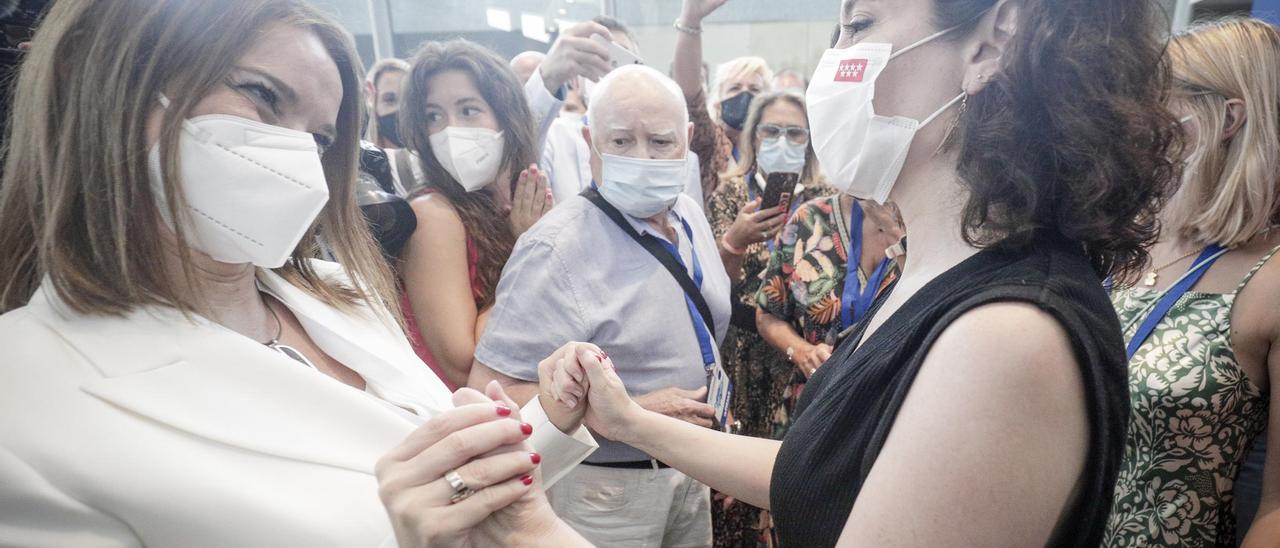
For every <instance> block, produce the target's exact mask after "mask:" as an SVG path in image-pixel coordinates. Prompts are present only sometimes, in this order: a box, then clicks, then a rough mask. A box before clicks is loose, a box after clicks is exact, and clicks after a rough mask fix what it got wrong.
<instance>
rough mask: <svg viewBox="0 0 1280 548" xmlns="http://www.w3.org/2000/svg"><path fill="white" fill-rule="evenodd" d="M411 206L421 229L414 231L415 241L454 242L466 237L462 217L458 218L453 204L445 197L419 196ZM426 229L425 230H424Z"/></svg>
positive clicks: (438, 195) (433, 195) (434, 195)
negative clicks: (425, 239) (442, 240)
mask: <svg viewBox="0 0 1280 548" xmlns="http://www.w3.org/2000/svg"><path fill="white" fill-rule="evenodd" d="M409 206H410V207H412V208H413V213H414V215H415V216H417V218H418V227H419V229H420V230H416V231H414V236H413V239H414V240H419V241H421V240H423V238H424V237H425V238H428V239H431V240H434V241H439V239H444V240H454V239H461V238H463V237H465V236H466V228H465V227H464V226H463V224H462V217H460V216H458V211H457V210H456V209H454V207H453V203H451V202H450V201H449V199H448V198H446V197H444V196H443V195H440V194H427V195H425V196H419V197H417V198H414V199H413V200H411V201H410V202H409ZM424 228H425V230H422V229H424Z"/></svg>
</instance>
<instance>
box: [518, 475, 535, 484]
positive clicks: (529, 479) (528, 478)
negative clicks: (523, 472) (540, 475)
mask: <svg viewBox="0 0 1280 548" xmlns="http://www.w3.org/2000/svg"><path fill="white" fill-rule="evenodd" d="M520 483H523V484H525V485H533V476H525V477H523V478H520Z"/></svg>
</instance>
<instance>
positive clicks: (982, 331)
mask: <svg viewBox="0 0 1280 548" xmlns="http://www.w3.org/2000/svg"><path fill="white" fill-rule="evenodd" d="M934 364H937V365H938V366H941V367H945V368H947V369H948V370H950V371H951V373H950V374H949V375H948V376H953V375H954V376H956V377H958V379H956V380H959V381H960V382H965V381H966V380H967V381H969V382H972V383H974V384H976V385H978V386H985V387H988V389H990V390H994V391H998V392H1013V393H1018V394H1024V395H1027V396H1029V397H1039V396H1050V397H1048V398H1047V399H1043V400H1042V403H1044V404H1053V403H1054V402H1058V403H1060V404H1061V403H1066V402H1067V401H1069V399H1068V400H1063V399H1062V396H1064V395H1066V394H1067V393H1072V394H1073V395H1076V396H1083V385H1082V381H1081V372H1080V364H1079V362H1078V358H1077V357H1076V355H1075V352H1074V350H1073V348H1072V345H1071V337H1070V335H1069V334H1068V333H1067V331H1066V329H1065V328H1064V326H1063V325H1062V323H1061V322H1059V321H1058V320H1057V319H1056V318H1054V317H1053V315H1051V314H1050V313H1048V312H1046V311H1045V310H1043V309H1041V308H1040V307H1038V306H1035V305H1033V304H1029V303H1017V302H1005V303H995V304H989V305H984V306H981V307H978V308H975V309H973V310H971V311H969V312H967V313H965V314H964V315H963V316H961V317H960V318H959V319H957V320H956V321H955V322H953V323H952V324H951V325H950V326H948V327H947V328H946V330H945V331H943V333H942V335H941V336H940V337H939V338H938V340H937V342H936V343H935V344H934V346H933V348H932V349H931V350H930V351H929V355H928V357H927V358H926V359H925V366H924V367H925V368H929V367H930V366H931V365H934ZM944 364H945V365H944ZM1071 387H1074V388H1071ZM1029 401H1030V400H1029ZM1077 401H1081V400H1078V399H1077Z"/></svg>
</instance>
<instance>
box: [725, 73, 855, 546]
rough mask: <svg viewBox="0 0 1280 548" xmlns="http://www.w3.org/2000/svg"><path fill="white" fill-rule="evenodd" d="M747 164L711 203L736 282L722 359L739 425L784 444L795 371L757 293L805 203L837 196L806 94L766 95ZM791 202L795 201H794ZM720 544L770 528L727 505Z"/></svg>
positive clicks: (753, 513) (748, 128)
mask: <svg viewBox="0 0 1280 548" xmlns="http://www.w3.org/2000/svg"><path fill="white" fill-rule="evenodd" d="M738 149H739V150H740V151H741V159H742V162H741V164H739V167H738V168H736V169H734V170H730V171H729V172H728V173H726V174H724V175H723V176H722V177H721V179H722V182H721V183H720V185H719V188H718V189H717V190H716V192H715V193H714V194H712V195H711V197H710V199H709V200H708V201H707V217H708V220H710V221H711V227H712V229H713V230H714V231H715V234H716V237H717V238H719V241H720V257H721V259H722V260H723V261H724V265H725V270H726V271H727V272H728V273H729V276H730V277H731V278H732V279H733V293H732V298H731V302H732V303H733V316H732V323H731V325H730V327H729V333H728V335H727V336H726V337H725V341H724V344H723V345H722V346H721V348H720V354H721V356H722V358H723V359H724V366H725V372H726V373H728V374H729V376H730V378H731V379H732V380H733V384H734V386H735V387H736V389H735V392H734V395H733V402H732V407H731V409H732V415H733V421H732V426H733V428H734V429H735V431H737V432H741V433H743V434H746V435H750V436H755V437H762V438H773V439H781V437H782V434H783V433H784V432H786V425H787V422H788V421H787V419H786V416H787V412H786V409H785V407H786V406H785V403H786V401H787V398H788V394H790V393H791V390H789V389H788V388H789V387H790V386H791V384H792V382H791V381H792V377H793V374H794V369H793V368H792V366H791V364H789V363H787V359H786V357H785V356H784V355H783V354H781V353H779V352H777V351H774V350H773V348H772V347H770V346H769V343H768V342H766V341H765V339H763V338H761V336H760V333H759V331H757V329H756V305H755V302H756V292H757V291H759V290H760V273H761V272H763V271H764V269H765V267H766V266H767V265H768V264H769V257H770V256H771V255H772V254H773V251H774V249H775V247H776V242H775V239H776V237H777V235H778V232H779V231H780V230H781V229H782V226H783V225H784V224H785V223H786V221H787V218H788V217H789V216H790V214H791V213H792V212H794V211H795V210H796V209H797V208H798V207H799V206H800V205H801V204H803V203H805V202H807V201H809V200H812V199H815V198H819V197H823V196H829V195H831V194H834V193H835V189H833V188H831V187H830V186H829V185H827V184H826V182H825V181H824V180H823V178H822V175H821V173H820V170H819V168H818V162H817V160H815V159H814V155H813V150H812V148H810V146H809V120H808V115H807V113H806V110H805V103H804V97H802V96H800V95H799V94H796V93H792V92H773V93H768V94H765V95H761V96H760V97H758V98H756V99H755V101H754V102H752V103H751V109H750V111H749V113H748V115H747V119H746V124H745V125H744V126H743V132H742V138H741V143H739V145H738ZM771 176H774V177H775V178H776V177H778V176H782V177H783V178H784V179H786V182H787V185H788V186H790V185H791V181H795V184H794V187H793V188H788V189H786V193H787V194H788V195H789V197H788V199H787V200H785V201H784V203H781V204H779V205H777V206H774V207H770V208H762V202H763V201H764V199H765V196H764V195H765V190H766V187H767V186H768V183H767V181H768V180H769V179H770V177H771ZM787 202H789V203H787ZM712 516H713V517H714V518H715V519H714V522H715V531H716V535H715V538H716V542H717V544H718V545H720V546H741V545H744V544H751V543H753V542H755V541H756V540H757V539H759V538H761V537H762V536H764V537H767V535H768V533H767V530H762V527H761V526H760V523H761V512H760V510H758V509H756V508H753V507H750V506H747V505H745V504H741V503H736V504H735V503H732V502H729V501H725V502H723V503H722V504H716V505H714V507H713V510H712Z"/></svg>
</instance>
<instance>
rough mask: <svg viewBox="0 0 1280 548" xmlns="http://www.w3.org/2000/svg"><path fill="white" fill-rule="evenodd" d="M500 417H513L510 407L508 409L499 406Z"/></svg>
mask: <svg viewBox="0 0 1280 548" xmlns="http://www.w3.org/2000/svg"><path fill="white" fill-rule="evenodd" d="M498 416H499V417H509V416H511V408H510V407H507V406H505V405H499V406H498Z"/></svg>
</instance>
